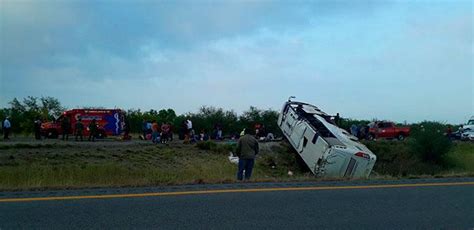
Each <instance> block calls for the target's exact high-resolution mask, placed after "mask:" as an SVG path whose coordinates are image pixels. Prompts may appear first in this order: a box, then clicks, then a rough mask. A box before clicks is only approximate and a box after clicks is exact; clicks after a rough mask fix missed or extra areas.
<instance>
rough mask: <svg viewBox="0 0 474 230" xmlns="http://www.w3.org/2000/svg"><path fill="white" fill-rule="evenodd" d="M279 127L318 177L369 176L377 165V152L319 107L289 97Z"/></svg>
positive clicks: (279, 119)
mask: <svg viewBox="0 0 474 230" xmlns="http://www.w3.org/2000/svg"><path fill="white" fill-rule="evenodd" d="M278 126H279V127H280V129H281V130H282V131H283V134H284V135H285V137H286V138H287V139H288V141H289V142H290V144H291V145H292V146H293V148H294V149H295V150H296V151H297V152H298V154H299V155H300V156H301V158H302V159H303V161H304V162H305V163H306V165H307V166H308V167H309V169H310V170H311V172H312V173H313V174H314V175H316V176H318V177H329V178H339V177H346V178H367V177H369V175H370V172H371V171H372V168H373V167H374V164H375V161H376V158H377V157H376V156H375V154H373V153H372V152H371V151H370V150H369V149H368V148H367V147H366V146H365V145H363V144H362V143H360V142H359V141H358V139H357V138H356V137H354V136H352V135H351V134H349V133H348V132H347V131H345V130H343V129H341V128H339V127H338V126H337V125H336V124H335V119H334V117H333V116H329V115H328V114H326V113H324V112H323V111H321V110H320V109H319V108H317V107H316V106H313V105H310V104H306V103H302V102H293V101H290V100H289V101H288V102H286V103H285V105H284V106H283V109H282V111H281V113H280V116H279V118H278Z"/></svg>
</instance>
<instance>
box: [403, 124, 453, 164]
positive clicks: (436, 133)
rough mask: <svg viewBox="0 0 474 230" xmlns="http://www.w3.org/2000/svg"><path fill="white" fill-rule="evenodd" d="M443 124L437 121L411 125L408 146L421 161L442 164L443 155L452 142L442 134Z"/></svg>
mask: <svg viewBox="0 0 474 230" xmlns="http://www.w3.org/2000/svg"><path fill="white" fill-rule="evenodd" d="M444 129H445V125H444V124H441V123H438V122H422V123H420V124H419V125H417V126H413V128H412V134H411V137H412V138H413V141H411V142H410V148H411V151H412V153H413V154H415V155H416V156H418V157H419V158H420V159H421V160H422V161H423V162H426V163H433V164H438V165H443V163H444V162H443V159H444V156H445V155H446V154H447V153H448V152H449V150H450V149H451V146H452V143H451V141H450V140H449V139H448V138H446V137H445V136H444V134H443V131H444Z"/></svg>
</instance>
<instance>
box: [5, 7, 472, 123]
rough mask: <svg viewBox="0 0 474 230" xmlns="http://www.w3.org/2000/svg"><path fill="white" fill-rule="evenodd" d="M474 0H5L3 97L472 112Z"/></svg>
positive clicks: (420, 113)
mask: <svg viewBox="0 0 474 230" xmlns="http://www.w3.org/2000/svg"><path fill="white" fill-rule="evenodd" d="M473 7H474V6H473V2H472V1H467V0H466V1H463V0H452V1H448V0H444V1H408V0H406V1H388V0H387V1H384V0H382V1H356V0H353V1H337V0H336V1H329V0H327V1H289V0H288V1H283V0H280V1H269V0H262V1H255V0H252V1H249V0H232V1H210V0H194V1H179V0H176V1H131V0H130V1H122V0H117V1H112V0H102V1H87V0H86V1H73V0H70V1H66V0H64V1H52V0H37V1H28V0H0V107H7V106H8V102H9V101H11V100H12V99H13V98H15V97H16V98H20V99H21V98H23V97H26V96H52V97H56V98H58V99H59V100H60V101H61V102H62V104H63V105H64V106H66V107H68V108H75V107H82V106H100V107H107V108H114V107H119V108H124V109H130V108H135V109H142V110H149V109H155V110H160V109H163V108H173V109H174V110H175V111H176V112H177V113H186V112H196V111H197V110H198V109H199V108H200V107H201V106H203V105H207V106H215V107H221V108H224V109H228V110H234V111H235V112H237V113H241V112H242V111H245V110H247V109H248V108H249V107H250V106H256V107H258V108H261V109H275V110H280V108H281V106H282V104H283V103H284V102H285V101H286V100H287V98H288V97H289V96H296V100H299V101H304V102H307V103H311V104H314V105H316V106H318V107H320V108H321V109H322V110H323V111H325V112H327V113H330V114H335V113H340V114H341V116H343V117H349V118H354V119H385V120H394V121H398V122H404V121H407V122H419V121H423V120H434V121H441V122H449V123H457V124H459V123H464V122H466V121H467V119H468V118H469V117H471V116H474V90H473V89H474V77H473V72H474V71H473V69H474V64H473V54H474V46H473V30H474V26H473V11H474V8H473Z"/></svg>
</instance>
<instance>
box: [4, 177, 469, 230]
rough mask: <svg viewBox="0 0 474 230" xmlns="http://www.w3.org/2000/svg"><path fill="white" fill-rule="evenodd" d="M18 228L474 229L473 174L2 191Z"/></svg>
mask: <svg viewBox="0 0 474 230" xmlns="http://www.w3.org/2000/svg"><path fill="white" fill-rule="evenodd" d="M18 228H27V229H31V228H34V229H37V228H47V229H91V228H92V229H104V228H106V229H110V228H113V229H116V228H118V229H124V228H127V229H128V228H139V229H143V228H146V229H149V228H154V229H155V228H158V229H301V228H302V229H474V178H457V179H424V180H405V181H368V182H311V183H258V184H231V185H197V186H175V187H159V188H133V189H89V190H76V191H48V192H3V193H1V195H0V229H2V230H3V229H18Z"/></svg>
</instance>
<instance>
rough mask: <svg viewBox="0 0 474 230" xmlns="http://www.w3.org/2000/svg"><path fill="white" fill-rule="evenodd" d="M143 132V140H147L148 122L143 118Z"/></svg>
mask: <svg viewBox="0 0 474 230" xmlns="http://www.w3.org/2000/svg"><path fill="white" fill-rule="evenodd" d="M142 132H143V140H146V135H147V133H148V122H147V121H146V120H145V119H143V123H142Z"/></svg>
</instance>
